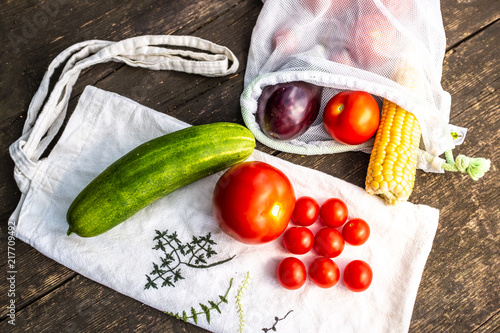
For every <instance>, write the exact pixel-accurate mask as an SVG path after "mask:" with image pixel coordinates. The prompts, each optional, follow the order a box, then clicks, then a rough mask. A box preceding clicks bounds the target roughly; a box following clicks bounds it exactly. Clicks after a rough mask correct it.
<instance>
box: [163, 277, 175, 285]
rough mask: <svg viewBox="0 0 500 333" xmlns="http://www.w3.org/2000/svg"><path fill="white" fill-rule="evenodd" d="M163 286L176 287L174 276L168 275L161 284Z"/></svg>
mask: <svg viewBox="0 0 500 333" xmlns="http://www.w3.org/2000/svg"><path fill="white" fill-rule="evenodd" d="M161 286H162V287H166V286H170V287H174V284H173V283H172V277H171V276H167V277H166V278H165V279H164V280H163V283H162V284H161Z"/></svg>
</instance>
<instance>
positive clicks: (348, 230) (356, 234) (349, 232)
mask: <svg viewBox="0 0 500 333" xmlns="http://www.w3.org/2000/svg"><path fill="white" fill-rule="evenodd" d="M342 236H343V237H344V240H345V241H346V242H347V243H349V244H351V245H362V244H364V243H365V242H366V241H367V240H368V237H370V226H369V225H368V223H366V221H365V220H362V219H352V220H350V221H349V222H347V223H346V224H345V225H344V228H342Z"/></svg>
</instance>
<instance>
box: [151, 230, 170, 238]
mask: <svg viewBox="0 0 500 333" xmlns="http://www.w3.org/2000/svg"><path fill="white" fill-rule="evenodd" d="M155 232H156V237H155V238H153V240H157V239H160V238H162V237H163V236H164V235H163V233H161V232H160V231H159V230H155ZM166 232H167V231H165V233H166Z"/></svg>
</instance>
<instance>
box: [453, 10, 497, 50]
mask: <svg viewBox="0 0 500 333" xmlns="http://www.w3.org/2000/svg"><path fill="white" fill-rule="evenodd" d="M498 21H500V18H497V19H496V20H493V21H491V22H490V23H488V24H486V25H485V26H484V27H482V28H480V29H478V30H476V31H474V32H472V33H471V34H470V35H467V36H465V37H464V38H462V39H461V40H459V41H457V42H455V43H454V44H452V45H450V46H448V47H447V48H446V50H445V52H446V53H448V52H449V51H451V50H453V49H454V48H456V47H457V46H460V45H461V44H463V43H465V42H467V41H468V40H469V39H471V38H474V37H475V36H476V35H478V34H480V33H481V32H483V31H484V30H486V29H488V28H489V27H491V26H492V25H494V24H495V23H497V22H498Z"/></svg>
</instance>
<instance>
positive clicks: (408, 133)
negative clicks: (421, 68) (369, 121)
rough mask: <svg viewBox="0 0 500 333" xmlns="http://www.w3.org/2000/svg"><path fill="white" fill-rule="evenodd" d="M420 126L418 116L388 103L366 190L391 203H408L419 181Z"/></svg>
mask: <svg viewBox="0 0 500 333" xmlns="http://www.w3.org/2000/svg"><path fill="white" fill-rule="evenodd" d="M420 136H421V131H420V125H419V124H418V121H417V119H416V118H415V116H414V115H413V114H412V113H410V112H408V111H406V110H404V109H403V108H401V107H400V106H398V105H396V104H395V103H393V102H390V101H388V100H384V103H383V106H382V116H381V117H380V125H379V128H378V131H377V134H376V137H375V144H374V147H373V150H372V152H371V156H370V162H369V164H368V173H367V177H366V182H365V187H366V191H367V192H368V193H370V194H375V195H379V196H381V197H383V198H384V199H385V201H386V202H387V203H388V204H396V203H398V202H404V201H406V200H408V197H409V196H410V194H411V192H412V190H413V184H414V182H415V173H416V170H417V149H418V145H419V143H420Z"/></svg>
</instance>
